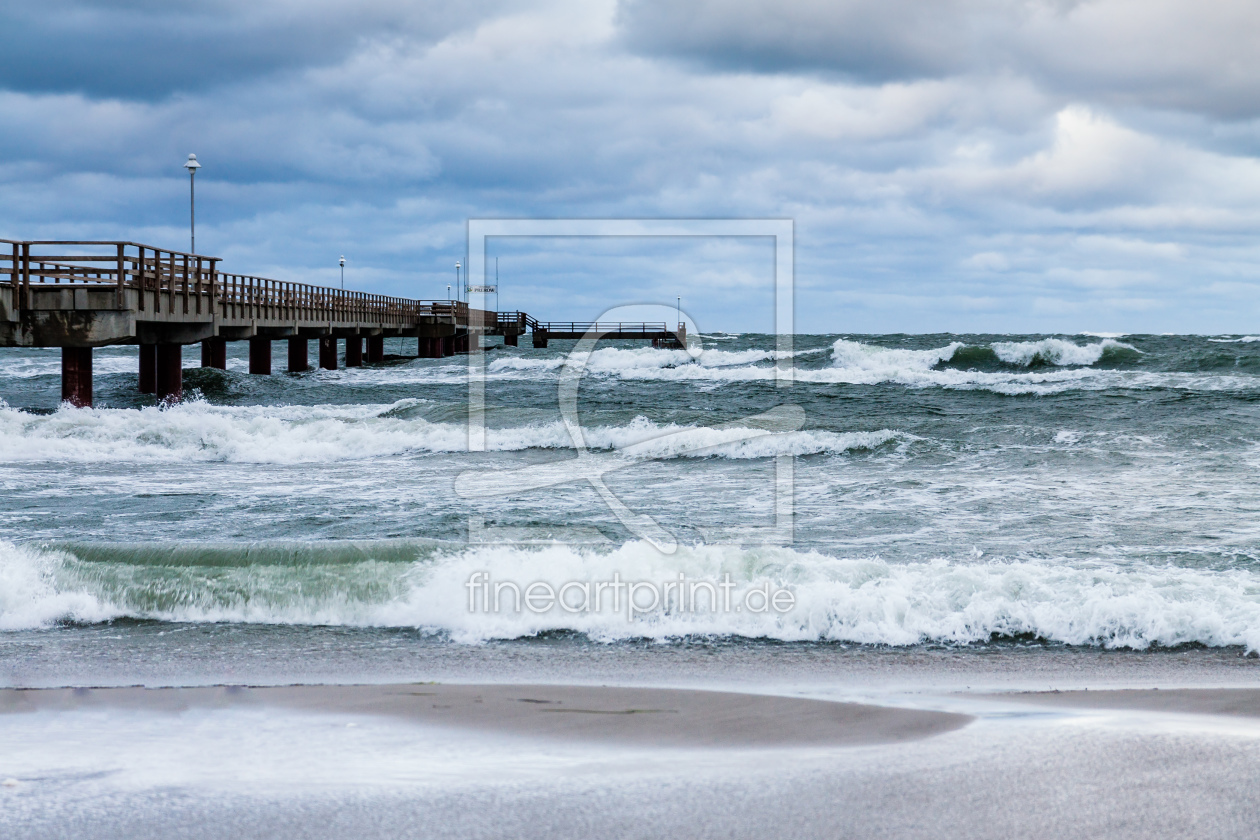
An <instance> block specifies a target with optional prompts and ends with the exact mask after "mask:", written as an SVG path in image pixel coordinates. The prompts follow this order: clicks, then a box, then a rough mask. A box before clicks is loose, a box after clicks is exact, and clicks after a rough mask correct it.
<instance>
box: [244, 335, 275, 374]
mask: <svg viewBox="0 0 1260 840" xmlns="http://www.w3.org/2000/svg"><path fill="white" fill-rule="evenodd" d="M249 372H250V373H261V374H263V375H266V374H269V373H271V339H270V338H251V339H250V340H249Z"/></svg>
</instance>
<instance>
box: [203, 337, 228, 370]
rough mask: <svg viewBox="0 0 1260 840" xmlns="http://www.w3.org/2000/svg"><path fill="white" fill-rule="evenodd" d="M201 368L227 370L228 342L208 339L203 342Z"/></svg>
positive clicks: (219, 339) (220, 339)
mask: <svg viewBox="0 0 1260 840" xmlns="http://www.w3.org/2000/svg"><path fill="white" fill-rule="evenodd" d="M201 366H202V367H203V368H207V367H208V368H218V369H219V370H227V341H226V340H225V339H222V338H207V339H206V340H205V341H203V342H201Z"/></svg>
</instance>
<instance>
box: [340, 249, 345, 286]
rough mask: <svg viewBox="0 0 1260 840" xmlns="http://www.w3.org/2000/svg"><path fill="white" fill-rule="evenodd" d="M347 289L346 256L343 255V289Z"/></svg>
mask: <svg viewBox="0 0 1260 840" xmlns="http://www.w3.org/2000/svg"><path fill="white" fill-rule="evenodd" d="M345 289H346V258H345V256H344V255H343V256H342V258H341V290H342V291H345Z"/></svg>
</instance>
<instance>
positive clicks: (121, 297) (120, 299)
mask: <svg viewBox="0 0 1260 840" xmlns="http://www.w3.org/2000/svg"><path fill="white" fill-rule="evenodd" d="M124 247H125V246H124V245H123V244H122V243H121V242H119V243H118V295H117V301H116V306H117V308H118V309H122V308H123V307H124V306H125V305H126V298H125V292H124V291H123V290H124V289H125V288H126V285H127V267H126V264H125V263H124V262H123V248H124Z"/></svg>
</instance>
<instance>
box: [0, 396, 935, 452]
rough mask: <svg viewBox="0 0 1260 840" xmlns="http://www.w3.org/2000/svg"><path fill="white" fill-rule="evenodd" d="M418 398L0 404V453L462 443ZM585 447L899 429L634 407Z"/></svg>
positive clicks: (415, 447) (848, 443)
mask: <svg viewBox="0 0 1260 840" xmlns="http://www.w3.org/2000/svg"><path fill="white" fill-rule="evenodd" d="M422 403H423V401H422V400H414V399H409V400H400V401H399V402H396V403H393V404H391V405H323V406H216V405H211V404H209V403H206V402H203V401H191V402H186V403H183V404H180V405H177V406H173V407H171V408H164V409H159V408H156V407H149V408H140V409H70V408H65V407H63V408H62V409H60V410H58V411H57V412H55V413H52V414H46V415H38V414H29V413H26V412H23V411H18V410H16V409H12V408H8V407H5V406H3V404H0V462H3V463H23V462H25V463H30V462H63V463H64V462H83V463H93V462H135V463H174V462H189V461H200V462H206V461H210V462H214V461H221V462H226V463H247V464H304V463H318V462H332V461H352V460H358V459H364V458H373V457H381V456H389V455H406V454H417V453H418V454H424V453H440V452H462V451H467V450H468V429H467V426H466V425H465V424H463V423H458V422H456V423H451V422H434V421H429V420H426V419H424V418H422V417H415V416H412V414H413V413H414V411H415V410H416V409H417V407H418V406H420V405H421V404H422ZM583 437H584V442H585V446H586V448H587V449H591V450H598V451H606V452H613V453H616V452H620V451H623V450H624V451H626V452H627V454H632V455H633V457H636V458H675V457H724V458H768V457H774V456H776V455H820V454H828V453H830V454H839V453H843V452H848V451H851V450H865V449H875V448H877V447H880V446H883V445H884V444H887V443H889V442H892V441H899V440H900V441H908V440H910V439H911V436H909V435H906V434H904V433H900V432H897V431H894V430H889V429H883V430H879V431H872V432H827V431H821V430H803V431H792V432H771V431H767V430H765V429H763V428H757V427H756V426H755V425H750V426H749V427H747V428H744V427H740V426H738V425H735V426H733V427H721V428H711V427H708V426H683V425H677V424H660V423H655V422H652V421H650V420H648V419H646V418H644V417H638V418H635V419H634V420H632V421H631V422H629V423H626V424H624V425H620V426H592V427H589V428H584V429H583ZM573 448H574V445H573V441H572V439H571V438H570V436H569V433H568V431H567V430H566V429H565V427H564V425H563V424H562V423H560V422H559V421H558V420H557V421H553V422H547V423H537V424H532V425H526V426H516V427H511V428H499V429H495V428H490V429H487V431H486V449H487V450H488V451H492V452H514V451H521V450H527V449H573Z"/></svg>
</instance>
